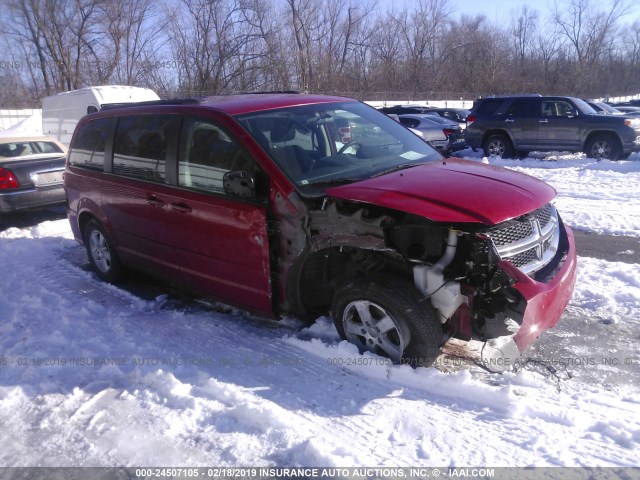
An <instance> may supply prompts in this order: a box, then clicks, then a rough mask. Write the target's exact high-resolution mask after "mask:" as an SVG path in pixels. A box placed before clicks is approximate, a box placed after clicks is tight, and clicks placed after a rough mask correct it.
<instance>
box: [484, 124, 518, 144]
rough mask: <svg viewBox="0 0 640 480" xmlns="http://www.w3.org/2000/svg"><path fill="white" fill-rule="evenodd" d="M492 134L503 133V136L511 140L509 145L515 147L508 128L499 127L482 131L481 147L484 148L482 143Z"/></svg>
mask: <svg viewBox="0 0 640 480" xmlns="http://www.w3.org/2000/svg"><path fill="white" fill-rule="evenodd" d="M492 135H504V136H505V137H507V138H508V139H509V141H510V142H511V146H512V147H513V148H516V145H517V144H516V142H514V141H513V138H512V137H511V134H510V133H509V131H508V130H504V129H501V128H492V129H490V130H487V131H486V132H484V135H482V145H481V146H482V147H483V148H484V143H485V142H486V141H487V139H488V138H489V137H491V136H492Z"/></svg>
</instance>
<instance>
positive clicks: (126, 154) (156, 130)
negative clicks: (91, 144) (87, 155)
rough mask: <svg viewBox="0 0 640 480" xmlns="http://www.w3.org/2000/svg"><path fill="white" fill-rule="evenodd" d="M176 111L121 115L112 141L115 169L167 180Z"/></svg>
mask: <svg viewBox="0 0 640 480" xmlns="http://www.w3.org/2000/svg"><path fill="white" fill-rule="evenodd" d="M175 118H176V116H175V115H139V116H133V117H121V118H120V119H119V121H118V127H117V129H116V137H115V142H114V145H113V173H115V174H118V175H123V176H126V177H135V178H142V179H144V180H150V181H153V182H160V183H164V182H165V180H166V161H167V158H166V157H167V146H168V143H169V138H170V136H171V132H172V131H175V123H174V120H175Z"/></svg>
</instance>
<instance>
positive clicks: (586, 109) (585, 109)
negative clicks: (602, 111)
mask: <svg viewBox="0 0 640 480" xmlns="http://www.w3.org/2000/svg"><path fill="white" fill-rule="evenodd" d="M572 100H573V101H574V103H575V104H576V106H577V107H578V109H579V110H580V111H581V112H582V113H586V114H587V115H597V114H598V112H596V111H595V109H594V108H593V107H592V106H591V105H589V104H588V103H587V102H585V101H584V100H582V99H581V98H573V99H572Z"/></svg>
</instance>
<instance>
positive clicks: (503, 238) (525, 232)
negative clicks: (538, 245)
mask: <svg viewBox="0 0 640 480" xmlns="http://www.w3.org/2000/svg"><path fill="white" fill-rule="evenodd" d="M532 233H533V229H532V227H531V223H529V222H517V223H513V224H511V225H509V226H507V227H504V228H500V229H498V230H493V231H491V233H490V234H489V236H490V237H491V240H493V243H495V244H496V246H502V245H510V244H511V243H513V242H517V241H518V240H521V239H523V238H527V237H528V236H529V235H531V234H532Z"/></svg>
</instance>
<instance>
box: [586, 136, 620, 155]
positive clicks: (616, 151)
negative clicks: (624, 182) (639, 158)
mask: <svg viewBox="0 0 640 480" xmlns="http://www.w3.org/2000/svg"><path fill="white" fill-rule="evenodd" d="M584 153H586V155H587V157H589V158H596V159H598V160H600V159H605V160H619V159H620V158H621V154H622V149H621V148H620V144H619V143H618V140H617V139H616V138H615V137H613V136H611V135H594V136H593V137H591V138H590V139H589V141H588V142H587V145H586V147H585V152H584Z"/></svg>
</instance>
